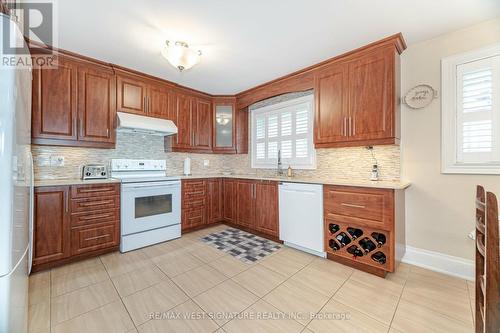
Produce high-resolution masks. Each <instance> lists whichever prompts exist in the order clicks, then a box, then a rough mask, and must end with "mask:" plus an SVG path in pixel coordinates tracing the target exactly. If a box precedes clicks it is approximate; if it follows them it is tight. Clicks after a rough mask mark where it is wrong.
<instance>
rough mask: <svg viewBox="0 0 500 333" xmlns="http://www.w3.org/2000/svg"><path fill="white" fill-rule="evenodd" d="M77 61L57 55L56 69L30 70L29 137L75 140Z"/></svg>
mask: <svg viewBox="0 0 500 333" xmlns="http://www.w3.org/2000/svg"><path fill="white" fill-rule="evenodd" d="M77 71H78V66H77V63H75V62H73V61H70V60H69V59H66V58H64V57H58V58H57V68H54V69H41V68H40V67H35V68H34V69H33V83H32V88H33V90H32V136H33V139H34V141H35V142H34V143H41V142H40V139H55V140H75V141H76V140H77V139H78V134H77V119H78V118H77V96H76V95H77V89H76V87H77V75H78V74H77Z"/></svg>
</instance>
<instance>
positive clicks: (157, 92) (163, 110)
mask: <svg viewBox="0 0 500 333" xmlns="http://www.w3.org/2000/svg"><path fill="white" fill-rule="evenodd" d="M148 95H149V102H148V103H149V105H148V115H149V116H151V117H156V118H161V119H168V120H172V121H175V120H176V119H175V112H174V108H175V104H174V103H175V101H174V97H175V96H174V92H173V90H171V88H170V87H169V86H166V85H160V84H151V85H149V91H148Z"/></svg>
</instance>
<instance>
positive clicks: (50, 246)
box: [33, 186, 71, 267]
mask: <svg viewBox="0 0 500 333" xmlns="http://www.w3.org/2000/svg"><path fill="white" fill-rule="evenodd" d="M34 212H35V214H34V225H33V229H34V237H33V241H34V243H33V266H34V267H36V266H38V265H42V264H45V263H49V262H55V261H58V260H62V259H65V258H68V257H69V256H70V255H71V246H70V233H71V228H70V216H71V215H70V212H69V186H57V187H39V188H36V189H35V198H34Z"/></svg>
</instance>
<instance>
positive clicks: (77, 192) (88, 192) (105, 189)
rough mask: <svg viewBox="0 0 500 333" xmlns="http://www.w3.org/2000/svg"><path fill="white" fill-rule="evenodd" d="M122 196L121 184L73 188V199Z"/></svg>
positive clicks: (76, 186) (77, 186)
mask: <svg viewBox="0 0 500 333" xmlns="http://www.w3.org/2000/svg"><path fill="white" fill-rule="evenodd" d="M119 194H120V184H104V185H102V184H98V185H75V186H71V198H72V199H76V198H87V197H101V196H110V195H119Z"/></svg>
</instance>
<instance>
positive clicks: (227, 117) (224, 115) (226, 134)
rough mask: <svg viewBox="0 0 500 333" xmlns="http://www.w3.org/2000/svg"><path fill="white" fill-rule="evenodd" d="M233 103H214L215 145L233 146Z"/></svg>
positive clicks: (222, 146)
mask: <svg viewBox="0 0 500 333" xmlns="http://www.w3.org/2000/svg"><path fill="white" fill-rule="evenodd" d="M233 111H234V110H233V105H215V147H217V148H232V147H233V135H234V133H233V123H234V119H233V115H234V113H233Z"/></svg>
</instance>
